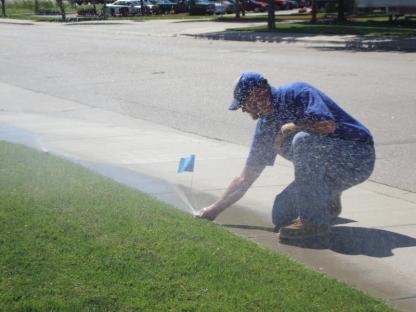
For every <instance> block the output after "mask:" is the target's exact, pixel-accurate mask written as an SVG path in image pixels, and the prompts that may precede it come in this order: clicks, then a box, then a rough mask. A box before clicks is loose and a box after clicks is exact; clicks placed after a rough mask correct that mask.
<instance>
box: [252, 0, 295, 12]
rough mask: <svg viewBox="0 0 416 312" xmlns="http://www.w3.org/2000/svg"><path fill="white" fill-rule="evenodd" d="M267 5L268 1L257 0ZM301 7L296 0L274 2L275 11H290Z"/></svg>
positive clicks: (276, 0) (275, 0) (277, 0)
mask: <svg viewBox="0 0 416 312" xmlns="http://www.w3.org/2000/svg"><path fill="white" fill-rule="evenodd" d="M256 1H258V2H262V3H265V4H267V3H268V0H256ZM298 6H299V5H298V4H297V2H296V1H294V0H274V9H275V10H290V9H294V8H297V7H298Z"/></svg>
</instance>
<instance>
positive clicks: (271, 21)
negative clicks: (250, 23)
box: [267, 0, 276, 30]
mask: <svg viewBox="0 0 416 312" xmlns="http://www.w3.org/2000/svg"><path fill="white" fill-rule="evenodd" d="M267 3H268V5H269V10H268V14H267V28H268V29H269V30H273V29H276V15H275V13H274V0H268V1H267Z"/></svg>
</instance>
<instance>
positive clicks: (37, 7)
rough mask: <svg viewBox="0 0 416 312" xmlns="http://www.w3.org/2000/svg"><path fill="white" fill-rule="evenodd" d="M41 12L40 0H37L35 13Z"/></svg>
mask: <svg viewBox="0 0 416 312" xmlns="http://www.w3.org/2000/svg"><path fill="white" fill-rule="evenodd" d="M38 13H39V1H38V0H35V14H38Z"/></svg>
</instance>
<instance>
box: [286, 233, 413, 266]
mask: <svg viewBox="0 0 416 312" xmlns="http://www.w3.org/2000/svg"><path fill="white" fill-rule="evenodd" d="M283 243H284V244H286V245H291V246H297V247H303V248H311V249H330V250H332V251H334V252H338V253H341V254H345V255H365V256H369V257H378V258H384V257H391V256H393V249H396V248H403V247H414V246H416V239H415V238H413V237H410V236H407V235H402V234H398V233H394V232H390V231H386V230H380V229H373V228H362V227H352V226H335V227H333V228H332V231H331V234H330V235H329V236H328V237H326V238H319V239H317V238H315V239H308V240H303V241H284V242H283Z"/></svg>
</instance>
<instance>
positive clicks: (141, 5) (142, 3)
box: [140, 0, 146, 16]
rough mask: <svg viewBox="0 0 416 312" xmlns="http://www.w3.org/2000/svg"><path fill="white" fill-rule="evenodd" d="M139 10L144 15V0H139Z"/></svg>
mask: <svg viewBox="0 0 416 312" xmlns="http://www.w3.org/2000/svg"><path fill="white" fill-rule="evenodd" d="M140 12H141V13H142V16H144V15H145V14H146V12H145V9H144V1H143V0H140Z"/></svg>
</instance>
